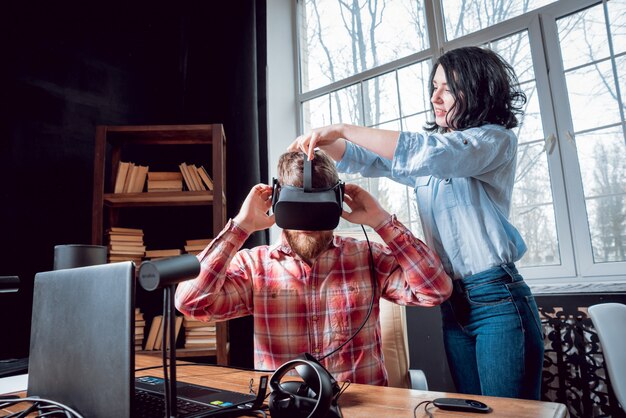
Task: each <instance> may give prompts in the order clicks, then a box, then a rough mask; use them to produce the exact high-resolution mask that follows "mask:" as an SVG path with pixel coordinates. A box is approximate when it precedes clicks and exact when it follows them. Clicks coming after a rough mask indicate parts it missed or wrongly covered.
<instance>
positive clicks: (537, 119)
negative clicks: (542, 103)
mask: <svg viewBox="0 0 626 418" xmlns="http://www.w3.org/2000/svg"><path fill="white" fill-rule="evenodd" d="M521 87H522V90H523V91H524V93H526V98H527V100H528V101H527V102H526V108H525V109H524V114H523V115H521V116H519V122H520V125H519V126H518V127H517V128H516V129H517V131H516V133H517V140H518V141H519V143H520V144H523V143H526V142H530V141H535V140H537V139H543V138H542V136H543V135H542V134H543V127H542V125H541V123H542V122H541V111H540V109H539V97H538V95H537V85H536V84H535V81H534V80H533V81H532V82H529V83H526V84H523V85H522V86H521Z"/></svg>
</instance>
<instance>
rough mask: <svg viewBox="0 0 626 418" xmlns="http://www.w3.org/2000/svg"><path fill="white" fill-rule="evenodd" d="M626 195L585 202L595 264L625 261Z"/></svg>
mask: <svg viewBox="0 0 626 418" xmlns="http://www.w3.org/2000/svg"><path fill="white" fill-rule="evenodd" d="M625 208H626V194H622V195H621V196H608V197H602V198H599V199H593V200H590V201H587V210H588V211H589V229H590V232H591V244H592V246H593V260H594V262H596V263H607V262H611V261H625V260H626V221H625V219H626V209H625Z"/></svg>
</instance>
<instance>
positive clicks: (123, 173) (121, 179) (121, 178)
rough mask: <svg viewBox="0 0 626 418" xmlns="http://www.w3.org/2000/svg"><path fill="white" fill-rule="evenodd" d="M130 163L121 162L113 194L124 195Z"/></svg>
mask: <svg viewBox="0 0 626 418" xmlns="http://www.w3.org/2000/svg"><path fill="white" fill-rule="evenodd" d="M130 164H131V163H129V162H124V161H120V163H119V164H118V166H117V174H116V175H115V185H114V186H113V193H123V192H124V183H125V182H126V177H127V176H128V169H129V167H130Z"/></svg>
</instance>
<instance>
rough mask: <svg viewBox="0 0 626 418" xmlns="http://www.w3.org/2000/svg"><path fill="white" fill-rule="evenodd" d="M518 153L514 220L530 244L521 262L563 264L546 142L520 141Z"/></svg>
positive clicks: (513, 201)
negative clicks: (522, 142) (523, 143)
mask: <svg viewBox="0 0 626 418" xmlns="http://www.w3.org/2000/svg"><path fill="white" fill-rule="evenodd" d="M517 154H518V156H517V171H516V178H515V188H514V189H513V196H512V202H511V222H512V223H513V225H515V226H516V227H517V228H518V230H519V231H520V234H521V235H522V237H523V238H524V241H525V242H526V246H527V247H528V252H527V254H526V255H525V256H524V258H522V260H521V262H520V265H521V266H526V267H528V266H538V265H555V264H560V262H561V260H560V255H559V243H558V237H557V233H556V224H555V218H554V205H553V204H552V189H551V184H550V174H549V172H548V163H547V157H546V153H545V151H544V147H543V142H536V143H534V144H526V145H520V146H519V148H518V152H517Z"/></svg>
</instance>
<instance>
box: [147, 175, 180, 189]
mask: <svg viewBox="0 0 626 418" xmlns="http://www.w3.org/2000/svg"><path fill="white" fill-rule="evenodd" d="M182 190H183V175H182V173H180V172H176V171H175V172H168V171H149V172H148V192H180V191H182Z"/></svg>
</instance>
